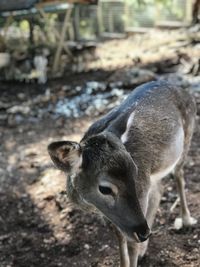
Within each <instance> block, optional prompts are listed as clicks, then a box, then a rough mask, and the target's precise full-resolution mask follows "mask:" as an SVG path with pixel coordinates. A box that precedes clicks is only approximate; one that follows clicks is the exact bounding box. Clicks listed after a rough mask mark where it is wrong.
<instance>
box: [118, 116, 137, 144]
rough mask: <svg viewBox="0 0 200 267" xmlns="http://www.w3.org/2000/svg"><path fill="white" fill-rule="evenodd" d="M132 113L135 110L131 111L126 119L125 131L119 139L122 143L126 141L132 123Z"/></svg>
mask: <svg viewBox="0 0 200 267" xmlns="http://www.w3.org/2000/svg"><path fill="white" fill-rule="evenodd" d="M134 115H135V112H132V113H131V115H130V116H129V118H128V121H127V125H126V131H125V132H124V133H123V134H122V136H121V141H122V143H123V144H124V143H126V141H127V140H128V132H129V130H130V128H131V125H132V123H133V119H134Z"/></svg>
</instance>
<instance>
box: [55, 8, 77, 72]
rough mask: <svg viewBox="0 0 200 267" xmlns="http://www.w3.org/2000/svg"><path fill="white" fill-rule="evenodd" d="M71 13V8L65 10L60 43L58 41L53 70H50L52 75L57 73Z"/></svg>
mask: <svg viewBox="0 0 200 267" xmlns="http://www.w3.org/2000/svg"><path fill="white" fill-rule="evenodd" d="M71 12H72V8H70V9H67V10H66V13H65V19H64V22H63V27H62V31H61V36H60V41H59V44H58V48H57V51H56V54H55V58H54V63H53V69H52V71H53V73H56V72H57V71H58V63H59V60H60V56H61V52H62V48H63V45H64V42H65V36H66V31H67V28H68V26H69V21H70V16H71Z"/></svg>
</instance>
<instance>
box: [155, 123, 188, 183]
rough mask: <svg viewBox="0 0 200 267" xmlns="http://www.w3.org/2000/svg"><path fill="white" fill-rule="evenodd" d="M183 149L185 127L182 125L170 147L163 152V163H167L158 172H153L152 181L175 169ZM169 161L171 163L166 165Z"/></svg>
mask: <svg viewBox="0 0 200 267" xmlns="http://www.w3.org/2000/svg"><path fill="white" fill-rule="evenodd" d="M183 149H184V131H183V128H182V127H180V128H179V129H178V131H177V134H176V136H175V138H174V140H173V141H172V142H171V144H170V145H169V148H168V149H167V150H166V151H164V152H163V153H164V160H163V165H165V167H164V168H162V166H161V168H160V170H159V171H158V172H156V173H153V174H152V175H151V176H150V178H151V181H152V182H154V181H156V180H160V179H162V178H164V177H165V176H167V175H168V174H170V173H172V172H173V171H174V168H175V167H176V164H177V163H178V162H179V160H180V158H181V156H182V153H183ZM167 162H168V163H169V164H168V166H167V167H166V165H167V164H166V163H167Z"/></svg>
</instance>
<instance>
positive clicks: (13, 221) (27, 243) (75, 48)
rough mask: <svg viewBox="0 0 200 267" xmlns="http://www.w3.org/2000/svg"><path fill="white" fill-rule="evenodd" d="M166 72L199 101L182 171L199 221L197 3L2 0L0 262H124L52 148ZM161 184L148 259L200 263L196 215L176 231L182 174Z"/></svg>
mask: <svg viewBox="0 0 200 267" xmlns="http://www.w3.org/2000/svg"><path fill="white" fill-rule="evenodd" d="M159 79H165V80H169V81H170V82H171V83H173V84H175V85H178V86H181V87H182V88H187V89H189V90H190V91H191V93H192V94H193V95H194V96H195V99H196V102H197V119H196V128H195V134H194V138H193V142H192V146H191V150H190V153H189V156H188V162H187V164H186V167H185V177H186V186H187V188H188V191H187V197H188V202H189V206H190V210H191V212H192V215H193V216H194V217H195V218H197V219H198V220H200V209H199V205H200V186H199V171H200V166H199V162H200V126H199V125H200V124H199V120H200V119H199V115H200V1H199V0H163V1H161V0H98V1H97V0H69V1H67V0H66V1H59V0H18V1H14V0H0V140H1V142H0V267H33V266H34V267H35V266H37V267H44V266H45V265H46V266H47V265H48V267H55V266H62V267H71V266H78V267H89V266H91V267H106V266H112V267H116V266H118V263H119V258H118V251H117V249H118V244H117V241H116V239H115V236H114V234H113V233H112V231H111V230H110V228H109V227H108V226H106V225H105V222H103V221H102V220H101V219H99V218H96V217H95V216H94V215H91V214H86V213H83V212H82V211H79V210H78V209H77V207H74V206H73V205H72V204H71V203H69V202H68V200H67V198H66V194H65V183H66V181H65V180H66V178H65V177H64V175H63V174H62V173H61V172H60V171H59V170H56V169H55V168H54V167H53V165H52V164H51V162H50V159H49V156H48V154H47V149H46V147H47V145H48V144H49V143H50V142H52V141H55V140H74V141H79V140H80V139H81V136H82V135H83V134H84V132H85V131H86V130H87V128H88V127H89V125H90V124H91V123H92V122H94V121H95V120H97V119H98V118H99V117H100V116H102V115H103V114H105V113H106V112H108V111H109V110H111V109H112V108H113V107H115V106H116V105H118V104H119V103H120V102H121V101H122V100H123V99H124V98H125V97H126V96H127V95H128V94H129V93H130V92H131V91H132V90H134V88H136V87H137V86H138V85H140V84H143V83H145V82H148V81H152V80H159ZM164 187H165V193H164V195H163V197H162V201H161V207H160V209H159V210H158V213H157V217H156V220H155V224H154V229H153V231H154V235H153V236H152V238H151V241H150V246H149V249H148V252H147V257H145V258H144V259H143V260H142V262H141V263H140V265H139V266H143V267H147V266H148V267H149V266H152V267H160V266H164V267H175V266H179V267H180V266H181V267H199V266H200V227H199V223H198V224H197V225H195V226H194V228H192V229H188V230H176V229H174V228H173V221H174V219H175V218H176V217H177V216H178V213H179V204H177V205H176V206H174V205H173V204H174V203H175V202H176V199H177V193H176V186H175V184H174V181H173V179H172V178H170V177H169V179H168V180H166V181H164ZM176 203H177V202H176ZM170 209H171V212H169V211H170ZM155 255H156V257H155Z"/></svg>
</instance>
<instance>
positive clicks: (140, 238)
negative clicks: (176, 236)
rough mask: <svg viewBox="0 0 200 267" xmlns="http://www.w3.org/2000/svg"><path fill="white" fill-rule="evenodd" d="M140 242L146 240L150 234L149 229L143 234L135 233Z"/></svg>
mask: <svg viewBox="0 0 200 267" xmlns="http://www.w3.org/2000/svg"><path fill="white" fill-rule="evenodd" d="M136 234H137V237H138V239H139V240H140V242H144V241H146V240H147V239H148V238H149V237H150V236H151V230H150V229H149V230H148V231H147V232H146V233H145V234H141V233H136Z"/></svg>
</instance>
